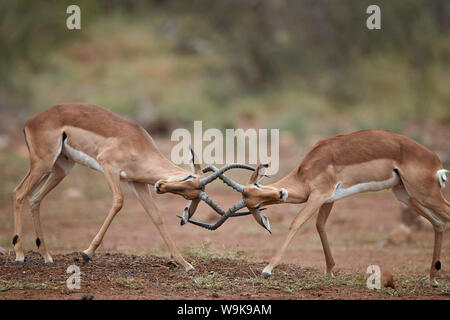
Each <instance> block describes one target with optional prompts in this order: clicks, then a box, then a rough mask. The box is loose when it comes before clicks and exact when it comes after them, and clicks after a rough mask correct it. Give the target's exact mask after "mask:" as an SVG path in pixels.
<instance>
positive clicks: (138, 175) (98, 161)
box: [13, 103, 254, 271]
mask: <svg viewBox="0 0 450 320" xmlns="http://www.w3.org/2000/svg"><path fill="white" fill-rule="evenodd" d="M24 134H25V140H26V143H27V146H28V150H29V155H30V170H29V172H28V173H27V175H26V176H25V178H24V179H23V180H22V182H21V183H20V184H19V185H18V186H17V187H16V188H15V189H14V229H15V235H14V238H13V245H14V250H15V253H16V263H17V264H21V263H23V262H24V258H25V257H24V253H23V249H22V239H23V236H22V224H21V215H22V207H23V204H24V200H25V199H26V198H27V197H29V199H30V205H31V212H32V216H33V223H34V228H35V232H36V245H37V246H38V249H39V252H40V254H41V255H42V256H43V258H44V261H45V262H46V263H52V262H53V259H52V257H51V256H50V254H49V252H48V250H47V247H46V245H45V241H44V235H43V232H42V228H41V223H40V218H39V216H40V204H41V201H42V199H43V198H44V197H45V196H46V195H47V194H48V193H49V192H50V191H51V190H52V189H53V188H55V187H56V186H57V185H58V184H59V183H60V182H61V181H62V180H63V179H64V177H65V176H67V175H68V174H69V173H70V171H71V169H72V168H73V166H74V165H75V163H79V164H82V165H84V166H87V167H89V168H92V169H94V170H97V171H100V172H102V173H103V174H104V175H105V178H106V181H107V183H108V186H109V188H110V189H111V192H112V194H113V203H112V207H111V210H110V211H109V213H108V215H107V217H106V220H105V221H104V223H103V225H102V226H101V228H100V230H99V232H98V233H97V235H96V236H95V238H94V239H93V240H92V242H91V244H90V246H89V247H88V248H87V249H86V250H85V251H83V252H82V257H83V259H84V260H85V261H89V259H90V258H91V256H92V255H93V253H94V252H95V250H96V249H97V248H98V246H99V245H100V244H101V242H102V239H103V237H104V235H105V232H106V231H107V229H108V227H109V226H110V224H111V222H112V220H113V219H114V217H115V215H116V214H117V213H118V212H119V211H120V209H121V208H122V204H123V194H122V190H121V187H120V181H126V182H128V183H129V185H130V187H131V189H132V190H133V191H134V193H135V195H136V197H137V198H138V199H139V201H140V203H141V204H142V206H143V207H144V209H145V211H146V212H147V213H148V214H149V216H150V218H151V219H152V221H153V223H154V224H155V225H156V227H157V229H158V230H159V232H160V234H161V236H162V238H163V239H164V241H165V243H166V245H167V247H168V248H169V251H170V253H171V255H172V257H173V258H174V259H175V260H176V261H177V262H178V263H180V264H181V265H182V266H183V267H184V268H185V269H186V271H191V270H193V269H194V268H193V267H192V265H191V264H189V263H188V262H187V261H185V260H184V259H183V257H182V256H181V254H180V252H179V251H178V249H177V248H176V246H175V244H174V243H173V241H172V239H171V237H170V236H169V234H168V232H167V229H166V226H165V224H164V222H163V220H162V217H161V213H160V212H159V209H158V208H157V206H156V204H155V202H154V200H153V198H152V195H151V193H150V190H149V186H148V185H154V187H155V190H156V192H157V193H164V192H171V193H174V194H178V195H181V196H183V197H184V198H186V199H188V200H191V202H190V203H189V205H188V206H187V207H186V209H185V212H184V219H185V221H187V220H188V219H189V217H191V216H192V215H193V213H194V212H195V210H196V208H197V205H198V203H199V202H200V200H203V201H205V202H206V203H208V204H209V205H210V206H212V207H213V208H214V209H215V210H216V211H217V212H218V213H219V214H221V215H223V213H224V211H223V210H222V209H220V208H219V207H218V206H217V205H216V204H215V203H214V202H213V201H212V200H211V199H210V198H209V197H208V195H207V194H206V193H205V192H204V187H205V185H206V184H208V183H210V182H211V181H213V180H214V179H216V178H218V177H220V178H221V179H222V180H223V181H224V182H225V183H227V184H229V185H230V186H232V187H236V186H235V184H234V183H233V182H232V181H230V180H229V179H228V178H227V177H226V176H224V175H223V173H224V172H225V171H227V170H229V169H232V168H244V169H249V170H254V168H252V167H250V166H246V165H240V164H229V165H227V166H224V167H223V168H221V169H220V170H218V169H217V168H215V167H212V166H210V167H207V168H205V169H204V170H203V171H204V172H208V171H215V172H214V173H213V174H211V175H209V176H204V175H203V172H202V170H201V169H200V166H199V165H198V164H195V163H194V154H193V152H192V151H191V152H192V170H193V172H192V173H191V172H189V171H187V170H184V169H182V168H179V167H177V166H175V165H174V164H173V163H172V162H170V161H169V160H168V159H167V158H165V157H164V156H163V155H162V154H161V152H160V151H159V150H158V147H157V146H156V145H155V143H154V141H153V139H152V138H151V137H150V135H149V134H148V133H147V132H146V131H145V130H144V129H143V128H142V127H141V126H139V125H138V124H137V123H134V122H132V121H129V120H127V119H124V118H122V117H120V116H118V115H117V114H115V113H113V112H111V111H108V110H106V109H103V108H101V107H98V106H95V105H90V104H83V103H71V104H60V105H56V106H53V107H51V108H49V109H47V110H45V111H43V112H41V113H39V114H37V115H35V116H34V117H32V118H31V119H29V120H28V121H27V122H26V124H25V128H24ZM244 206H245V204H243V203H239V205H237V206H234V207H233V208H232V210H233V212H231V211H230V210H228V213H230V212H231V214H230V215H231V216H233V215H234V216H238V215H242V214H247V213H246V212H236V211H237V210H239V209H240V208H243V207H244Z"/></svg>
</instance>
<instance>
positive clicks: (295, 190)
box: [269, 167, 309, 203]
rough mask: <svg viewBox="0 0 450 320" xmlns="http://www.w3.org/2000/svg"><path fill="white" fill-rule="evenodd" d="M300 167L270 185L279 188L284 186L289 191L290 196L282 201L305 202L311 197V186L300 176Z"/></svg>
mask: <svg viewBox="0 0 450 320" xmlns="http://www.w3.org/2000/svg"><path fill="white" fill-rule="evenodd" d="M299 171H300V167H297V168H295V169H294V170H292V171H291V173H289V174H288V175H287V176H285V177H284V178H281V179H280V180H279V181H277V182H275V183H273V184H271V185H269V186H270V187H274V188H277V189H281V188H284V189H286V190H287V192H288V198H287V199H286V201H285V202H282V203H304V202H306V200H308V197H309V187H308V186H307V185H306V184H305V183H304V182H302V180H301V178H300V174H299Z"/></svg>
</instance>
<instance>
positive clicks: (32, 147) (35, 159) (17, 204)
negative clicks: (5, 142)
mask: <svg viewBox="0 0 450 320" xmlns="http://www.w3.org/2000/svg"><path fill="white" fill-rule="evenodd" d="M25 137H26V140H27V143H28V149H29V152H30V170H29V171H28V173H27V175H26V176H25V178H24V179H23V180H22V182H21V183H20V184H19V185H18V186H17V187H16V188H15V189H14V192H13V201H14V238H13V246H14V251H15V252H16V263H18V264H20V263H23V261H24V260H25V256H24V254H23V248H22V209H23V203H24V200H25V199H26V197H27V196H28V195H29V194H30V192H33V191H34V190H35V189H36V188H38V187H39V185H40V184H41V183H42V182H43V181H45V179H46V178H47V177H48V176H49V175H50V173H51V170H52V168H53V165H54V164H55V162H56V159H57V158H58V156H59V154H60V153H61V148H62V140H61V139H60V138H59V137H58V133H54V134H53V136H52V137H46V136H43V135H42V134H39V132H35V133H33V130H31V131H30V129H29V128H27V127H25ZM37 143H39V148H37Z"/></svg>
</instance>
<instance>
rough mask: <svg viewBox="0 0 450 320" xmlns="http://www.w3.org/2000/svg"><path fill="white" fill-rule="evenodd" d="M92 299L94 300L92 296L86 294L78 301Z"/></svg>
mask: <svg viewBox="0 0 450 320" xmlns="http://www.w3.org/2000/svg"><path fill="white" fill-rule="evenodd" d="M92 299H94V295H93V294H90V293H86V294H84V295H83V296H82V297H81V299H80V300H92Z"/></svg>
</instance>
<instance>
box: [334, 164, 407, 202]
mask: <svg viewBox="0 0 450 320" xmlns="http://www.w3.org/2000/svg"><path fill="white" fill-rule="evenodd" d="M399 182H400V178H399V177H398V174H397V173H396V172H395V171H393V172H392V178H390V179H388V180H383V181H371V182H364V183H358V184H355V185H353V186H351V187H348V188H342V182H341V181H339V182H338V183H337V184H336V187H335V188H334V192H333V195H332V196H331V197H330V198H329V199H328V200H327V201H326V202H325V203H330V202H334V201H336V200H339V199H342V198H346V197H349V196H352V195H354V194H357V193H361V192H368V191H379V190H383V189H388V188H392V187H393V186H395V185H396V184H398V183H399Z"/></svg>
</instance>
